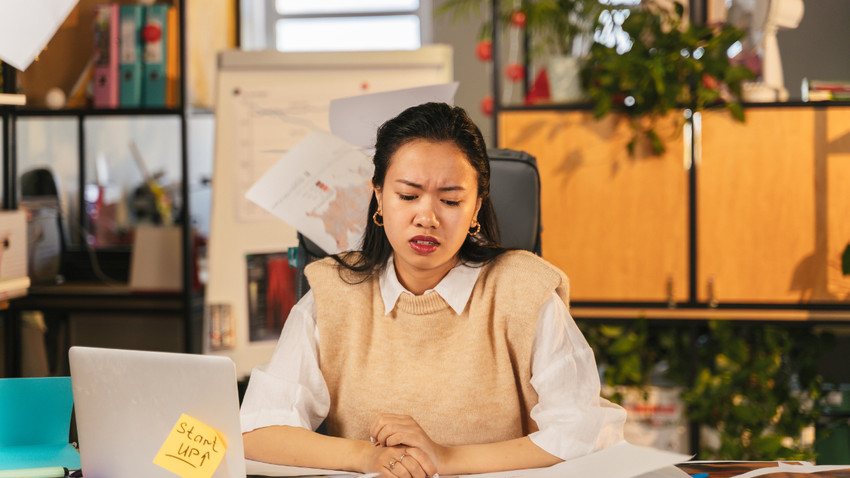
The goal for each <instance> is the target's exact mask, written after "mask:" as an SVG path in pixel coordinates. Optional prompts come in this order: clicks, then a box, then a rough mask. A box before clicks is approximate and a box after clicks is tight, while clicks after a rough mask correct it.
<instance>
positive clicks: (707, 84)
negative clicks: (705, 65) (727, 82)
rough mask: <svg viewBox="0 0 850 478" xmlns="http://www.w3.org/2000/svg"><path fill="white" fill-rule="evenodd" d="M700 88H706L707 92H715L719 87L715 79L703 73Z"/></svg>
mask: <svg viewBox="0 0 850 478" xmlns="http://www.w3.org/2000/svg"><path fill="white" fill-rule="evenodd" d="M702 86H703V88H708V89H709V90H717V89H718V87H719V86H720V82H719V81H717V78H715V77H713V76H711V75H709V74H708V73H703V74H702Z"/></svg>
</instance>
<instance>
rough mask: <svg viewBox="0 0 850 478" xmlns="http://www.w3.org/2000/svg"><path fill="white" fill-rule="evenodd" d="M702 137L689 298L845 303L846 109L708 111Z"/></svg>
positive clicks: (848, 210) (849, 164) (849, 200)
mask: <svg viewBox="0 0 850 478" xmlns="http://www.w3.org/2000/svg"><path fill="white" fill-rule="evenodd" d="M697 138H699V135H697ZM701 144H702V157H701V159H700V161H699V163H698V166H697V178H698V180H697V181H698V182H697V194H696V200H697V217H698V222H697V224H698V231H699V232H698V234H697V250H698V254H697V259H698V260H697V264H696V267H697V277H698V284H699V286H698V300H699V301H700V302H705V301H709V300H711V297H709V294H710V293H711V292H710V291H709V285H708V284H709V283H711V284H713V285H712V288H713V295H714V297H713V298H714V299H715V300H717V301H719V302H721V303H729V302H732V303H801V302H803V303H824V302H825V303H836V302H843V303H850V277H845V276H843V275H842V273H841V253H842V252H843V250H844V248H845V247H846V245H847V244H848V243H850V107H829V108H827V107H817V108H815V107H765V108H750V109H749V110H747V121H746V123H745V124H741V123H738V122H735V121H733V120H732V119H731V118H729V117H728V116H727V115H724V114H720V113H710V114H706V115H703V121H702V141H701Z"/></svg>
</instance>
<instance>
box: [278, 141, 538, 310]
mask: <svg viewBox="0 0 850 478" xmlns="http://www.w3.org/2000/svg"><path fill="white" fill-rule="evenodd" d="M487 154H488V155H489V156H490V198H491V200H492V201H493V209H494V210H495V212H496V219H497V220H498V222H499V232H500V234H501V236H502V245H503V246H505V247H509V248H515V249H525V250H527V251H531V252H534V253H535V254H537V255H540V254H541V252H542V249H541V244H540V233H541V231H542V229H543V228H542V225H541V223H540V173H539V171H538V170H537V160H536V159H535V158H534V156H531V155H530V154H528V153H526V152H524V151H515V150H511V149H488V150H487ZM326 255H327V253H326V252H325V251H323V250H322V248H321V247H319V246H317V245H316V244H315V243H314V242H313V241H311V240H310V239H307V238H306V237H305V236H304V235H302V234H301V233H299V234H298V249H297V252H296V268H297V271H296V275H295V298H296V300H298V299H301V297H303V296H304V294H306V293H307V291H308V290H310V284H309V283H308V282H307V278H306V277H305V276H304V267H306V266H307V264H309V263H311V262H313V261H315V260H318V259H321V258H323V257H325V256H326Z"/></svg>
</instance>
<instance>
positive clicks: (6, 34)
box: [0, 0, 78, 71]
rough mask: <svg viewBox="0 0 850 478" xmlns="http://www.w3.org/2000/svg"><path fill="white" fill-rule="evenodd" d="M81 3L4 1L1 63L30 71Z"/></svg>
mask: <svg viewBox="0 0 850 478" xmlns="http://www.w3.org/2000/svg"><path fill="white" fill-rule="evenodd" d="M77 1H78V0H26V1H21V0H0V60H2V61H5V62H7V63H8V64H10V65H12V66H14V67H15V68H17V69H18V70H20V71H24V70H26V69H27V68H29V66H30V63H32V61H33V60H34V59H35V57H36V56H38V54H39V53H40V52H41V50H42V49H44V47H45V46H46V45H47V42H48V41H50V39H51V38H53V35H54V34H55V33H56V30H57V29H59V27H60V26H61V25H62V22H64V21H65V17H67V16H68V14H69V13H71V9H73V8H74V6H75V5H76V4H77Z"/></svg>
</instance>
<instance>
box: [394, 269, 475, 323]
mask: <svg viewBox="0 0 850 478" xmlns="http://www.w3.org/2000/svg"><path fill="white" fill-rule="evenodd" d="M480 272H481V267H480V266H479V265H478V264H471V265H469V264H463V263H461V262H460V261H458V263H457V265H455V266H454V267H453V268H452V270H450V271H449V273H448V274H446V276H445V277H443V280H441V281H440V283H439V284H437V285H436V287H434V288H433V289H428V290H426V291H425V293H426V294H430V293H431V292H436V293H437V294H440V297H442V298H443V300H445V301H446V303H448V304H449V307H451V308H452V310H454V311H455V313H456V314H458V315H460V314H462V313H463V309H465V308H466V303H467V302H469V297H470V296H471V295H472V289H473V288H474V287H475V281H477V280H478V274H479V273H480ZM379 282H380V287H381V298H382V299H383V301H384V313H385V314H389V313H390V311H392V310H393V307H395V304H396V302H398V298H399V297H400V296H401V294H402V293H408V294H411V292H410V291H408V290H407V289H405V288H404V286H403V285H401V282H399V280H398V276H397V275H396V272H395V264H394V263H393V256H392V255H390V258H389V260H388V261H387V265H386V267H384V271H383V272H382V273H381V276H380V278H379Z"/></svg>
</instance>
